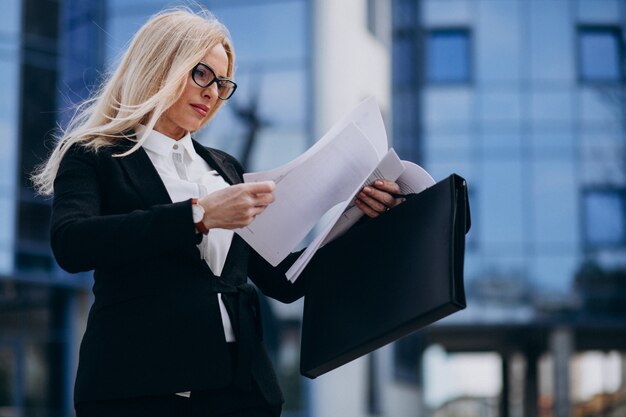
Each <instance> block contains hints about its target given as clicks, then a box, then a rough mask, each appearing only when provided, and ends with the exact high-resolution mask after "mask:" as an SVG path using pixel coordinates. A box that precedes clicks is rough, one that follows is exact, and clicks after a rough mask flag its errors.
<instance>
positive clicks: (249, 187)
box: [242, 181, 276, 194]
mask: <svg viewBox="0 0 626 417" xmlns="http://www.w3.org/2000/svg"><path fill="white" fill-rule="evenodd" d="M242 185H243V186H244V188H245V189H246V191H248V192H250V193H251V194H264V193H271V192H273V191H274V189H275V188H276V183H275V182H274V181H259V182H248V183H245V184H242Z"/></svg>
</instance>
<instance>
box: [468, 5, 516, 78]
mask: <svg viewBox="0 0 626 417" xmlns="http://www.w3.org/2000/svg"><path fill="white" fill-rule="evenodd" d="M476 3H477V13H478V18H477V21H478V22H480V24H477V25H475V26H474V27H473V29H474V45H475V49H474V50H475V51H476V53H475V60H476V76H475V78H476V80H478V81H480V82H481V83H482V82H494V81H505V80H506V81H515V80H518V79H519V77H520V75H521V72H522V69H523V68H524V66H523V65H522V64H521V62H522V60H523V58H522V53H521V50H522V45H523V43H524V41H525V36H524V32H523V22H524V20H523V16H524V15H523V14H522V13H521V11H522V7H521V6H522V4H521V2H519V1H518V0H496V1H480V2H476Z"/></svg>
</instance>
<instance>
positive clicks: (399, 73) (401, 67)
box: [392, 31, 417, 89]
mask: <svg viewBox="0 0 626 417" xmlns="http://www.w3.org/2000/svg"><path fill="white" fill-rule="evenodd" d="M414 39H415V34H414V32H413V31H406V32H403V33H402V34H398V35H396V37H395V38H394V40H393V45H392V54H393V66H392V70H393V84H394V85H395V86H398V87H400V89H403V88H406V87H409V88H410V87H411V86H414V85H415V84H416V81H417V65H416V63H415V62H416V59H415V55H416V52H417V48H416V47H415V40H414Z"/></svg>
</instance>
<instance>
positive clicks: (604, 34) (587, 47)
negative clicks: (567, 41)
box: [578, 27, 623, 81]
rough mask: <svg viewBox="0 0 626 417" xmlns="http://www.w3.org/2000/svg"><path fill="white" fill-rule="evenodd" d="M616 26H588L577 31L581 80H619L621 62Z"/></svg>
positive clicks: (618, 34)
mask: <svg viewBox="0 0 626 417" xmlns="http://www.w3.org/2000/svg"><path fill="white" fill-rule="evenodd" d="M620 32H621V31H620V30H619V29H618V28H608V27H607V28H602V27H588V28H584V27H583V28H581V29H580V30H579V33H578V41H579V48H580V62H579V65H580V67H579V71H580V74H579V76H580V79H581V80H583V81H619V80H621V79H622V74H623V70H622V63H621V55H622V54H621V49H620V39H621V33H620Z"/></svg>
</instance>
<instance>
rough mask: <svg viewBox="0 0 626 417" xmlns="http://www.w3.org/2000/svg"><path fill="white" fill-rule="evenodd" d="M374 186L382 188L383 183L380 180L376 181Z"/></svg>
mask: <svg viewBox="0 0 626 417" xmlns="http://www.w3.org/2000/svg"><path fill="white" fill-rule="evenodd" d="M374 184H375V185H376V186H377V187H382V186H383V182H382V181H380V180H376V181H374Z"/></svg>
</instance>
